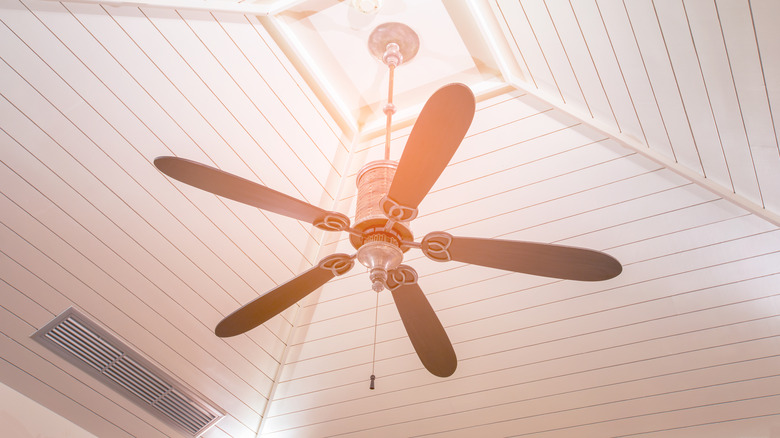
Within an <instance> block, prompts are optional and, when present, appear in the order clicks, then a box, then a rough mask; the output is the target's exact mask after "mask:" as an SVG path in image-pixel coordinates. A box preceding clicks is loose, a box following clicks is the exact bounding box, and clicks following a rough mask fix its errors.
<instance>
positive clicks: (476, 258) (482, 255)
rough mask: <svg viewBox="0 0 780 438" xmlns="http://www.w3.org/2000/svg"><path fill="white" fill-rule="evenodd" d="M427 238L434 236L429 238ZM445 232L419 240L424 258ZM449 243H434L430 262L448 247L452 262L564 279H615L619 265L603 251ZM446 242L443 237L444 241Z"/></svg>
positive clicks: (461, 241) (503, 243)
mask: <svg viewBox="0 0 780 438" xmlns="http://www.w3.org/2000/svg"><path fill="white" fill-rule="evenodd" d="M429 236H435V237H433V238H431V237H429ZM442 236H449V235H448V234H446V233H441V232H435V233H430V234H428V235H427V236H425V238H424V239H423V244H422V248H423V252H425V253H426V255H428V252H429V250H427V249H426V248H430V247H431V243H430V242H431V241H433V240H439V239H441V237H442ZM449 239H450V241H449V243H447V242H442V241H439V242H436V243H435V244H434V249H433V252H434V254H433V256H431V255H429V257H430V258H432V259H434V260H440V261H441V260H442V259H441V258H440V257H439V254H441V252H440V251H439V249H438V248H442V247H444V246H447V245H448V247H447V248H446V250H447V251H448V252H449V255H450V258H451V259H452V260H455V261H458V262H463V263H471V264H474V265H480V266H487V267H491V268H497V269H504V270H506V271H514V272H522V273H525V274H532V275H540V276H544V277H552V278H562V279H566V280H580V281H601V280H608V279H610V278H613V277H616V276H617V275H618V274H620V273H621V272H622V271H623V266H621V264H620V262H618V261H617V260H615V258H613V257H612V256H610V255H608V254H605V253H603V252H599V251H594V250H591V249H585V248H576V247H572V246H563V245H552V244H547V243H534V242H521V241H515V240H499V239H479V238H473V237H454V236H449ZM444 240H445V241H446V240H447V237H445V238H444Z"/></svg>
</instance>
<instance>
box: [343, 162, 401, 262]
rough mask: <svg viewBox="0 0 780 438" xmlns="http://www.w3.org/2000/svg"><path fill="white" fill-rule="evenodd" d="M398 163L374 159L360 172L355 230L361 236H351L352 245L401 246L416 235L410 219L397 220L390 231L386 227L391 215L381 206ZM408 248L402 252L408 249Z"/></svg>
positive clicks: (357, 246)
mask: <svg viewBox="0 0 780 438" xmlns="http://www.w3.org/2000/svg"><path fill="white" fill-rule="evenodd" d="M397 167H398V163H396V162H395V161H391V160H379V161H372V162H370V163H368V164H366V165H365V166H363V168H362V169H360V172H358V175H357V180H356V184H357V188H358V194H357V209H356V212H355V224H354V225H353V226H352V227H353V228H354V229H356V230H358V231H360V232H361V235H360V236H356V235H350V237H349V240H350V243H352V246H353V247H355V248H356V249H359V248H360V247H361V246H363V245H364V244H368V243H371V242H382V243H383V244H390V245H393V246H395V247H397V248H399V249H400V248H401V242H403V241H412V240H414V236H413V235H412V232H411V231H410V230H409V222H396V223H395V224H394V225H393V227H392V228H391V229H390V230H385V225H387V220H388V219H387V216H385V214H384V212H383V211H382V209H381V208H380V206H379V201H380V200H381V199H382V198H383V197H384V196H385V195H387V192H388V191H389V190H390V184H391V183H392V182H393V175H395V170H396V168H397ZM406 250H407V248H404V249H403V250H402V251H406Z"/></svg>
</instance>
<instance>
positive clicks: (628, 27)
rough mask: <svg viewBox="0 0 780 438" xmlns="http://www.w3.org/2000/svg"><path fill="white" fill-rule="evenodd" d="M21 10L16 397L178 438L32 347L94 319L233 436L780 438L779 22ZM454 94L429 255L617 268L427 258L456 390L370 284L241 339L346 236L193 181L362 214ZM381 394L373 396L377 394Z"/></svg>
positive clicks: (774, 7) (623, 9) (4, 15)
mask: <svg viewBox="0 0 780 438" xmlns="http://www.w3.org/2000/svg"><path fill="white" fill-rule="evenodd" d="M348 3H349V2H346V1H343V2H340V1H335V0H309V1H290V0H276V1H270V0H269V1H254V2H251V1H247V2H234V1H231V0H206V1H194V0H160V1H153V2H143V4H139V3H133V2H119V3H114V2H101V1H92V0H89V1H85V2H53V1H48V0H21V1H20V0H0V22H1V24H0V41H1V42H2V43H1V44H0V60H2V62H0V84H2V85H0V95H1V96H2V99H0V131H1V132H0V142H1V143H0V162H2V166H0V178H1V179H0V181H1V183H0V185H1V187H2V189H1V191H2V196H0V224H1V225H2V226H0V242H2V245H0V277H1V280H2V281H0V331H2V334H3V336H1V337H0V381H2V382H3V383H5V384H6V385H8V386H10V387H12V388H14V389H15V390H17V391H19V392H21V393H23V394H25V395H26V396H28V397H30V398H32V399H33V400H36V401H38V402H39V403H41V404H43V405H45V406H46V407H48V408H49V409H51V410H53V411H54V412H56V413H58V414H60V415H62V416H64V417H65V418H67V419H69V420H70V421H72V422H74V423H75V424H77V425H79V426H81V427H82V428H84V429H86V430H88V431H90V432H91V433H93V434H95V435H97V436H111V437H121V436H144V437H153V436H180V435H181V432H180V431H179V430H178V429H176V428H173V427H171V426H169V425H166V424H164V423H163V422H161V421H160V420H159V419H158V418H157V417H155V416H153V415H150V414H149V413H148V412H147V411H145V410H143V409H141V408H139V407H138V406H137V405H136V404H134V403H133V402H131V401H130V400H129V399H128V398H127V397H126V396H125V395H124V394H122V393H120V392H118V391H116V390H115V389H114V388H112V387H109V386H106V385H104V384H102V383H101V382H99V381H97V380H96V379H95V378H94V377H93V376H92V375H91V374H89V373H86V372H84V371H82V370H80V369H78V368H76V367H74V366H73V365H71V364H70V363H68V362H66V361H64V360H62V359H61V358H60V357H58V356H56V355H55V354H53V353H52V352H50V351H49V350H47V349H45V348H44V347H43V346H41V345H40V344H39V343H37V342H35V341H34V340H32V339H31V338H30V335H31V333H33V332H34V331H36V330H38V329H39V328H40V327H42V326H44V325H45V324H46V323H47V322H49V321H50V320H52V319H53V318H54V317H55V316H56V315H58V314H60V313H61V312H63V311H64V310H65V309H67V308H68V307H71V306H74V307H76V308H78V309H80V310H81V311H82V312H83V313H84V314H85V315H87V316H88V317H89V318H91V319H92V320H94V321H95V322H96V323H98V324H100V325H102V326H103V327H105V328H107V329H108V330H109V331H111V332H112V333H114V334H115V335H116V336H118V337H119V338H121V339H122V340H124V341H125V342H126V343H127V344H129V345H130V346H132V347H133V348H134V349H135V350H137V351H138V352H140V353H141V354H143V355H144V356H145V357H146V358H147V359H148V360H149V361H151V362H153V363H154V364H156V365H157V366H158V367H159V368H161V369H162V370H163V371H165V372H166V373H168V374H170V375H172V376H174V377H175V379H177V380H179V381H181V382H182V383H183V384H184V385H186V386H187V387H189V388H191V389H192V390H193V391H194V392H197V393H198V394H200V395H202V396H203V397H204V398H205V399H207V400H209V401H211V402H212V403H213V404H214V405H215V406H216V407H217V408H218V409H219V410H220V411H221V412H223V413H224V414H225V417H224V418H223V419H221V420H220V421H219V422H218V423H217V424H216V425H214V426H213V427H211V428H210V429H208V431H207V432H205V434H204V436H206V437H255V436H262V437H301V436H317V437H319V436H356V437H357V436H388V437H396V436H426V437H427V436H447V437H453V436H464V437H466V436H468V437H472V436H479V435H482V436H539V437H571V436H638V435H641V436H653V437H701V436H707V437H733V436H751V437H766V438H769V437H775V436H777V434H778V430H780V374H778V370H780V338H779V336H780V230H779V229H778V226H779V225H780V147H779V144H780V137H779V135H778V126H780V109H778V107H777V105H778V104H779V103H780V56H778V54H780V28H778V26H777V22H778V20H780V3H778V2H776V1H774V0H745V1H736V0H716V1H712V0H710V1H707V0H673V1H660V0H656V1H653V0H576V1H573V0H520V1H517V0H468V1H463V2H456V1H444V2H438V1H433V0H426V1H421V0H418V1H411V0H405V1H401V0H386V1H385V5H384V7H383V8H382V9H381V10H380V11H379V12H378V13H377V14H375V15H362V14H360V13H359V12H357V11H356V10H354V9H352V8H351V7H350V6H349V4H348ZM388 21H398V22H403V23H406V24H408V25H410V26H411V27H413V28H414V29H415V31H417V33H418V34H419V36H420V41H421V46H420V52H419V53H418V54H417V56H416V57H415V58H414V59H413V60H411V61H410V62H409V64H408V65H402V66H401V67H399V68H398V69H397V71H396V74H395V84H396V94H395V97H396V99H395V103H396V105H398V107H399V111H398V113H397V115H396V117H395V119H394V120H395V123H394V125H393V129H392V132H391V138H392V142H391V158H393V159H398V158H399V157H400V155H401V153H402V151H403V148H404V144H405V142H406V139H407V138H408V136H409V133H410V131H411V127H412V124H413V122H414V119H415V117H416V115H417V113H419V111H420V108H421V107H422V105H423V104H424V102H425V101H426V99H427V98H428V97H429V96H430V95H431V94H432V93H433V92H434V91H435V90H436V89H437V88H439V87H440V86H443V85H445V84H447V83H449V82H455V81H457V82H463V83H465V84H467V85H468V86H469V87H470V88H471V89H472V90H473V91H474V93H475V95H476V97H477V110H476V115H475V117H474V121H473V123H472V125H471V127H470V129H469V131H468V133H467V135H466V138H465V140H464V142H463V144H462V145H461V147H460V149H459V150H458V151H457V153H456V154H455V156H454V158H453V160H452V162H451V163H450V165H449V166H448V167H447V169H445V171H444V172H443V174H442V175H441V177H440V178H439V180H438V181H437V183H436V185H435V186H434V187H433V189H432V191H431V193H430V194H429V195H428V197H427V198H426V199H425V200H424V201H423V203H422V204H421V205H420V217H419V218H418V219H415V221H414V222H413V223H412V231H413V232H414V233H415V235H416V236H418V238H419V236H423V235H425V234H426V233H428V232H430V231H435V230H440V231H446V232H449V233H451V234H455V235H461V236H474V237H488V238H502V239H516V240H528V241H536V242H545V243H558V244H564V245H573V246H581V247H586V248H592V249H596V250H599V251H603V252H606V253H608V254H610V255H612V256H614V257H616V258H617V259H618V260H620V262H621V263H622V264H623V273H622V274H621V275H620V276H618V277H616V278H614V279H611V280H607V281H603V282H575V281H564V280H556V279H549V278H543V277H535V276H530V275H524V274H517V273H508V272H504V271H499V270H494V269H489V268H484V267H478V266H471V265H464V264H461V263H457V262H449V263H437V262H434V261H431V260H429V259H427V258H425V257H424V256H422V255H421V254H420V252H419V251H416V250H410V251H409V252H408V253H407V255H406V260H405V263H408V264H410V265H412V266H414V267H415V268H416V269H417V271H418V272H419V274H420V280H419V284H420V285H421V287H422V288H423V290H424V291H425V293H426V295H427V298H428V300H429V301H430V303H431V305H432V306H433V308H434V309H435V310H436V312H437V314H438V316H439V318H440V320H441V322H442V324H443V326H444V327H445V329H446V331H447V333H448V335H449V337H450V339H451V340H452V343H453V345H454V349H455V352H456V354H457V356H458V359H459V362H458V369H457V370H456V372H455V374H454V375H452V376H451V377H448V378H439V377H435V376H433V375H431V374H430V373H428V372H427V371H426V370H425V368H423V366H422V365H421V363H420V361H419V359H418V358H417V356H416V355H415V353H414V350H413V348H412V345H411V343H410V342H409V340H408V338H407V337H406V335H405V332H404V327H403V325H402V323H401V321H400V318H399V315H398V312H397V310H396V308H395V306H394V305H393V302H392V297H391V296H390V295H389V294H388V293H387V292H382V293H380V294H376V293H375V292H374V291H372V290H371V285H370V282H369V280H368V276H367V273H366V270H365V268H363V267H361V266H358V267H356V268H355V269H353V270H352V271H351V272H350V273H348V274H346V275H344V276H340V277H337V278H336V279H334V280H332V281H331V282H329V283H328V284H326V285H325V286H324V287H323V288H321V289H320V290H318V291H316V292H315V293H313V294H312V295H310V296H309V297H307V298H306V299H304V300H302V301H301V302H300V303H298V304H296V305H295V306H293V307H291V308H290V309H288V310H287V311H285V312H283V313H282V314H281V315H279V316H277V317H275V318H273V319H272V320H270V321H269V322H268V323H266V324H264V325H262V326H260V327H258V328H257V329H255V330H252V331H250V332H248V333H247V334H244V335H240V336H237V337H234V338H228V339H221V338H218V337H216V336H215V335H214V333H213V329H214V327H215V326H216V324H217V323H218V322H219V321H220V320H221V319H222V318H223V317H225V316H226V315H228V314H229V313H231V312H232V311H233V310H235V309H236V308H238V307H239V306H240V305H242V304H244V303H246V302H248V301H250V300H252V299H254V298H256V297H258V296H259V295H260V294H262V293H263V292H265V291H266V290H269V289H272V288H274V287H275V286H276V285H279V284H282V283H284V282H286V281H287V280H288V279H290V278H292V277H294V276H295V275H297V274H298V273H300V272H303V271H304V270H306V269H308V268H310V267H311V266H312V265H313V264H315V263H317V261H318V260H319V259H321V258H322V257H324V256H326V255H328V254H331V253H334V252H346V253H352V252H354V249H353V248H352V247H351V246H350V244H349V242H348V239H347V235H346V234H338V233H327V232H323V231H320V230H318V229H316V228H313V227H311V226H310V225H308V224H306V223H302V222H298V221H296V220H293V219H289V218H286V217H282V216H279V215H276V214H273V213H268V212H264V211H260V210H258V209H256V208H252V207H249V206H247V205H243V204H239V203H236V202H233V201H230V200H226V199H222V198H219V197H217V196H214V195H212V194H209V193H206V192H203V191H200V190H198V189H195V188H193V187H190V186H187V185H184V184H181V183H179V182H177V181H174V180H171V179H170V178H168V177H166V176H165V175H163V174H161V173H160V172H159V171H158V170H157V169H156V168H155V167H154V166H153V164H152V161H153V159H154V158H155V157H157V156H161V155H175V156H179V157H184V158H189V159H192V160H196V161H199V162H202V163H205V164H208V165H211V166H216V167H218V168H220V169H222V170H225V171H227V172H231V173H234V174H237V175H240V176H242V177H244V178H247V179H250V180H252V181H256V182H259V183H262V184H265V185H267V186H269V187H272V188H274V189H276V190H279V191H281V192H283V193H286V194H288V195H290V196H293V197H296V198H299V199H301V200H304V201H306V202H309V203H311V204H314V205H317V206H319V207H322V208H324V209H326V210H336V211H341V212H343V213H346V214H347V215H349V216H351V217H352V216H354V213H355V197H356V189H355V178H356V174H357V172H358V171H359V170H360V168H361V167H362V166H363V165H364V164H365V163H367V162H369V161H372V160H376V159H381V158H382V155H383V152H384V126H385V125H384V124H385V120H384V114H382V106H383V105H384V102H385V99H386V93H387V88H386V87H387V71H386V67H385V66H384V65H383V64H382V63H381V62H379V61H378V60H376V59H374V58H373V57H372V56H371V54H370V53H369V51H368V49H367V48H366V39H367V37H368V34H369V33H370V32H371V30H372V29H373V28H374V27H375V26H376V25H377V24H380V23H383V22H388ZM372 373H374V374H375V375H376V376H377V380H376V389H375V390H369V388H368V385H369V375H371V374H372Z"/></svg>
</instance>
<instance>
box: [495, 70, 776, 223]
mask: <svg viewBox="0 0 780 438" xmlns="http://www.w3.org/2000/svg"><path fill="white" fill-rule="evenodd" d="M508 82H509V83H510V84H511V85H512V86H514V87H515V88H517V89H518V90H520V91H523V92H525V93H528V94H530V95H532V96H535V97H536V98H538V99H541V100H543V101H545V102H547V103H548V104H550V105H551V106H553V107H554V108H556V109H558V110H560V111H563V112H564V113H566V114H568V115H570V116H572V117H574V118H576V119H577V120H580V121H581V122H582V123H583V124H585V125H587V126H589V127H591V128H593V129H595V130H596V131H598V132H599V133H601V134H603V135H605V136H607V137H609V138H611V139H613V140H615V141H616V142H618V143H620V144H621V145H623V146H625V147H626V148H628V149H631V150H633V151H635V152H637V153H638V154H640V155H642V156H644V157H645V158H648V159H650V160H652V161H654V162H656V163H658V164H660V165H662V166H664V167H666V168H667V169H669V170H671V171H673V172H674V173H676V174H678V175H680V176H682V177H684V178H686V179H688V180H690V181H691V182H693V183H695V184H697V185H699V186H701V187H703V188H704V189H707V190H709V191H710V192H712V193H714V194H716V195H718V196H720V197H721V198H723V199H726V200H728V201H731V202H732V203H734V204H736V205H738V206H739V207H741V208H744V209H745V210H747V211H749V212H751V213H753V214H755V215H756V216H759V217H761V218H763V219H765V220H767V221H768V222H770V223H772V224H774V225H777V226H780V215H778V214H777V213H774V212H772V211H769V210H767V209H766V208H764V207H763V206H761V205H758V204H757V203H755V202H753V201H751V200H749V199H747V198H746V197H744V196H742V195H739V194H737V193H734V192H733V191H731V190H729V189H727V188H725V187H723V186H722V185H720V184H718V183H716V182H715V181H713V180H711V179H709V178H705V177H704V176H703V175H701V174H699V173H696V172H694V171H693V170H691V169H689V168H688V167H687V166H684V165H682V164H680V163H678V162H676V161H674V160H672V159H670V158H669V157H667V156H665V155H663V154H661V153H659V152H658V151H656V150H654V149H651V148H650V147H648V146H647V145H645V144H643V143H642V142H640V141H637V140H636V139H634V138H633V137H629V136H627V135H625V134H624V133H622V132H618V131H616V130H615V128H613V127H612V126H611V125H608V124H606V123H603V122H601V121H600V120H597V119H595V118H592V117H590V116H589V115H588V114H586V113H585V112H584V111H582V110H581V109H579V108H577V107H575V106H574V105H571V104H567V103H564V102H562V101H561V99H560V98H557V97H556V96H553V95H552V94H550V93H547V92H545V91H543V90H540V89H538V88H536V87H535V86H533V85H532V84H529V83H528V82H526V81H524V80H522V79H520V78H517V77H514V78H509V81H508Z"/></svg>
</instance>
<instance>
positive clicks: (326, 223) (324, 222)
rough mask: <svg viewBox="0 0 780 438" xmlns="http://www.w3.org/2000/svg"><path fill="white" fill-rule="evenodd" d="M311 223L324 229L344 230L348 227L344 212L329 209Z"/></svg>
mask: <svg viewBox="0 0 780 438" xmlns="http://www.w3.org/2000/svg"><path fill="white" fill-rule="evenodd" d="M313 224H314V226H315V227H317V228H319V229H321V230H325V231H346V230H348V229H349V218H348V217H347V216H346V215H344V214H341V213H338V212H335V211H331V212H328V214H326V215H325V216H322V217H319V218H317V220H315V221H314V222H313Z"/></svg>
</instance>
